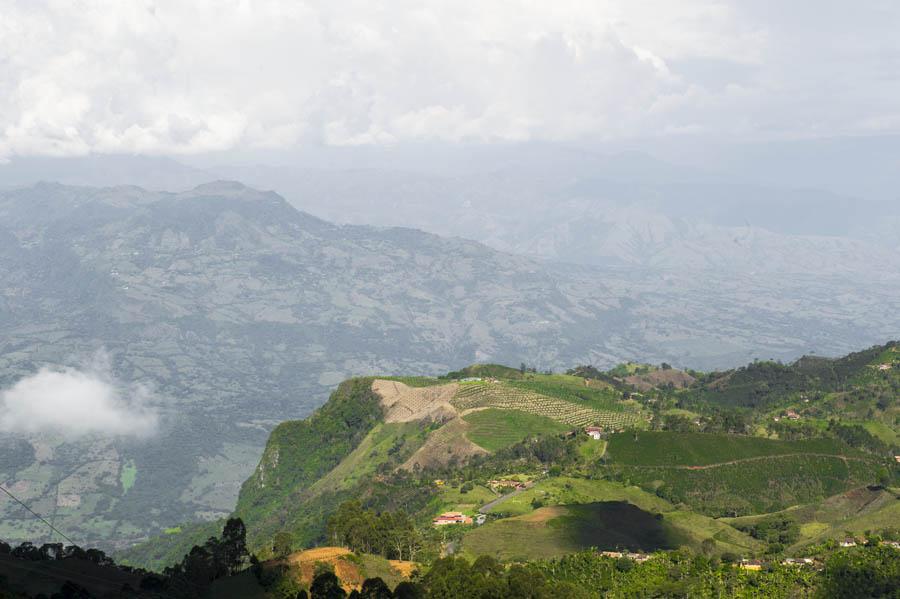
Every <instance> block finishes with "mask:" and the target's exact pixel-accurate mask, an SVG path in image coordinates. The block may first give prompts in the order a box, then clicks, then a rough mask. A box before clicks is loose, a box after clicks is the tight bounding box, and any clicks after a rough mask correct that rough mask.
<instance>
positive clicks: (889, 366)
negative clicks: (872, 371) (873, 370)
mask: <svg viewBox="0 0 900 599" xmlns="http://www.w3.org/2000/svg"><path fill="white" fill-rule="evenodd" d="M890 369H891V365H890V364H879V365H878V370H890Z"/></svg>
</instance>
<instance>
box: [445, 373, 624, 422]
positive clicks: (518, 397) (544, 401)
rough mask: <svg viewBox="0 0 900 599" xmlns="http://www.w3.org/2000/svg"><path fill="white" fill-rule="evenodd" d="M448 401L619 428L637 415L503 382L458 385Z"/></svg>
mask: <svg viewBox="0 0 900 599" xmlns="http://www.w3.org/2000/svg"><path fill="white" fill-rule="evenodd" d="M451 403H452V404H453V405H454V406H455V407H456V408H458V409H460V410H469V409H472V408H498V409H501V410H520V411H522V412H527V413H529V414H536V415H538V416H545V417H547V418H552V419H553V420H557V421H559V422H564V423H566V424H570V425H573V426H589V425H594V424H596V425H600V426H604V427H609V428H621V427H626V426H629V425H633V424H636V423H637V422H638V421H639V416H638V415H637V414H635V413H629V412H608V411H603V410H597V409H594V408H590V407H585V406H579V405H577V404H575V403H573V402H569V401H564V400H561V399H556V398H553V397H547V396H546V395H541V394H540V393H535V392H534V391H529V390H525V389H521V388H516V387H511V386H507V385H504V384H502V383H473V384H464V385H461V386H460V388H459V391H457V393H456V395H455V396H454V398H453V399H452V400H451Z"/></svg>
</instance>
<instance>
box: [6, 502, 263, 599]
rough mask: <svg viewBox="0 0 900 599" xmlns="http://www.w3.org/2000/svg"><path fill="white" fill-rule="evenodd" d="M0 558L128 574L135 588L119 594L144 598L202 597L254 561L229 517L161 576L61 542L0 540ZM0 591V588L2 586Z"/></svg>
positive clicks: (80, 590) (86, 592)
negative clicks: (71, 563) (66, 562)
mask: <svg viewBox="0 0 900 599" xmlns="http://www.w3.org/2000/svg"><path fill="white" fill-rule="evenodd" d="M0 556H8V557H9V558H12V559H19V560H27V561H32V562H56V561H63V560H72V561H82V562H89V563H91V564H94V565H96V566H98V567H99V568H100V569H101V571H103V569H105V570H106V571H113V570H116V571H119V572H122V573H127V574H132V575H134V576H135V579H136V581H137V582H138V584H137V588H132V589H125V590H123V593H124V595H123V596H144V595H146V596H153V597H158V596H165V597H173V598H185V599H187V598H193V597H201V596H203V595H204V593H206V592H207V590H208V589H209V587H210V585H212V583H213V582H215V581H216V580H218V579H221V578H225V577H228V576H232V575H234V574H237V573H238V572H240V571H242V570H244V569H246V568H247V567H248V566H250V565H251V564H252V563H254V561H255V558H252V556H251V555H250V553H249V551H248V550H247V530H246V528H245V527H244V523H243V522H242V521H241V520H240V519H238V518H232V519H230V520H228V521H227V522H226V523H225V527H224V529H223V530H222V535H221V536H219V537H210V538H209V539H207V541H206V542H205V543H204V544H203V545H200V546H195V547H193V548H192V549H191V550H190V552H188V554H187V555H185V556H184V557H183V558H182V560H181V561H180V562H179V563H178V564H176V565H174V566H172V567H169V568H166V569H165V570H164V571H163V573H162V574H157V573H154V572H147V571H146V570H142V569H140V568H132V567H130V566H124V565H120V564H116V563H115V561H114V560H113V559H112V558H111V557H109V556H107V555H106V554H105V553H104V552H103V551H101V550H99V549H82V548H80V547H78V546H76V545H70V546H66V547H64V546H63V545H62V544H61V543H45V544H44V545H41V546H40V547H38V546H36V545H33V544H32V543H29V542H25V543H22V544H21V545H19V546H18V547H11V546H10V545H9V544H7V543H4V542H0ZM82 578H84V577H82ZM89 578H93V579H97V578H98V576H97V574H96V573H93V574H92V575H91V577H89ZM111 578H112V576H111ZM86 580H87V579H86ZM98 582H100V583H103V582H104V580H103V579H99V580H98ZM82 584H85V585H88V583H87V582H85V581H82ZM0 590H3V585H2V584H0ZM0 596H4V595H0ZM57 596H59V597H61V598H66V599H68V598H70V597H76V598H79V599H82V598H90V597H93V596H95V593H92V591H91V589H90V588H85V587H84V586H80V585H79V584H75V583H73V582H71V581H67V582H66V583H65V584H64V585H63V588H61V589H60V592H59V593H57V594H54V595H53V597H57Z"/></svg>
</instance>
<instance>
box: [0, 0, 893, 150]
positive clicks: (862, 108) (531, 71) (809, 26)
mask: <svg viewBox="0 0 900 599" xmlns="http://www.w3.org/2000/svg"><path fill="white" fill-rule="evenodd" d="M828 6H829V5H828V4H827V3H825V4H823V3H821V2H812V0H800V1H798V2H790V3H783V2H782V3H779V2H768V1H761V2H738V1H737V0H683V1H680V2H677V3H676V2H668V1H666V0H637V1H636V0H597V1H594V2H585V1H584V0H554V1H553V2H534V1H533V0H484V1H482V2H473V3H465V2H462V3H461V2H450V1H448V0H396V1H393V2H390V3H387V4H385V3H375V2H370V1H368V0H341V1H337V2H335V1H333V0H307V1H305V2H298V1H297V0H256V1H252V2H251V1H247V0H193V1H188V2H185V1H183V0H135V1H131V2H121V1H119V0H84V1H82V2H78V3H72V2H59V1H53V0H43V1H41V0H5V2H3V10H2V15H0V89H2V90H3V93H2V94H0V159H2V158H3V157H4V156H6V157H8V156H11V155H27V154H54V155H72V154H83V153H87V152H91V151H94V152H106V153H115V152H134V153H199V152H208V151H216V150H227V149H231V148H235V147H248V148H264V147H273V148H287V147H293V146H295V145H297V144H309V143H324V144H331V145H353V144H391V143H398V142H406V141H420V140H443V141H459V140H465V141H476V142H477V141H494V140H503V141H508V140H568V139H575V138H580V137H590V136H592V137H595V138H604V139H621V138H633V137H646V136H653V135H661V134H669V133H671V134H676V133H678V132H685V131H691V132H716V134H718V135H740V136H753V135H785V136H791V135H809V134H817V135H823V134H824V135H834V134H842V133H848V132H849V133H852V132H866V133H870V132H871V131H872V129H873V127H876V128H880V130H891V129H893V130H897V128H898V127H897V125H896V123H897V122H898V120H900V113H898V110H897V108H896V101H895V100H896V98H897V97H898V94H900V82H898V78H897V77H896V76H895V75H896V73H895V71H896V69H895V68H894V67H895V66H896V62H897V60H898V57H900V42H898V41H897V40H898V39H900V37H898V36H896V35H895V29H896V27H895V25H896V23H897V18H898V16H900V7H898V5H896V3H886V2H880V1H878V0H863V2H862V5H860V4H859V3H857V5H855V7H854V10H853V11H847V10H840V11H835V10H831V9H829V8H828ZM848 20H851V21H852V23H850V22H848Z"/></svg>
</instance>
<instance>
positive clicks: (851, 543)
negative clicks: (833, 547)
mask: <svg viewBox="0 0 900 599" xmlns="http://www.w3.org/2000/svg"><path fill="white" fill-rule="evenodd" d="M840 546H841V547H856V539H853V538H849V537H848V538H846V539H844V540H842V541H841V542H840Z"/></svg>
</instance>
